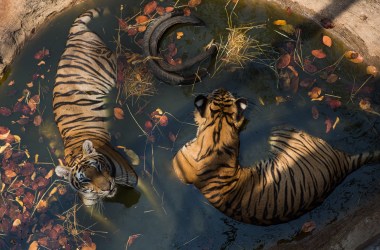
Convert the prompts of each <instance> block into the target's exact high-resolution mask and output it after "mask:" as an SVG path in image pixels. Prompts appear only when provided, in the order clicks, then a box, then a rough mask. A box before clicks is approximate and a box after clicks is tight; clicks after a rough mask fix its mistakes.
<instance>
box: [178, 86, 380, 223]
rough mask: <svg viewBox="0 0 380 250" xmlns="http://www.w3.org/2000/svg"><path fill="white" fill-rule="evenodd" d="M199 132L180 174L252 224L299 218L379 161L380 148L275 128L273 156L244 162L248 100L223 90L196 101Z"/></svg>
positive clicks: (181, 159) (184, 152) (181, 156)
mask: <svg viewBox="0 0 380 250" xmlns="http://www.w3.org/2000/svg"><path fill="white" fill-rule="evenodd" d="M194 104H195V107H196V109H195V112H194V117H195V121H196V123H197V125H198V131H197V136H196V138H195V139H193V140H192V141H190V142H188V143H186V144H185V145H184V146H183V147H182V148H181V149H180V150H179V151H178V152H177V154H176V155H175V157H174V158H173V161H172V163H173V167H174V170H175V172H176V174H177V176H178V177H179V178H180V179H181V180H182V181H183V182H185V183H192V184H194V185H195V186H196V187H197V188H198V189H199V190H200V191H201V192H202V194H203V195H204V196H205V198H207V199H208V200H209V202H210V203H211V204H212V205H213V206H214V207H216V208H217V209H219V210H220V211H221V212H223V213H224V214H226V215H228V216H230V217H232V218H234V219H236V220H239V221H242V222H245V223H251V224H257V225H272V224H278V223H283V222H286V221H289V220H292V219H295V218H297V217H299V216H301V215H302V214H304V213H306V212H307V211H310V210H311V209H313V208H314V207H316V206H317V205H319V204H320V203H321V202H322V201H323V200H324V199H325V198H326V197H327V196H328V195H329V194H330V193H331V192H332V191H333V190H334V188H335V187H336V186H337V185H338V184H340V183H341V182H342V181H343V180H344V179H345V177H346V176H347V175H348V174H350V173H351V172H352V171H354V170H356V169H358V168H359V167H361V166H363V165H366V164H370V163H379V162H380V151H375V152H366V153H361V154H357V155H349V154H346V153H344V152H342V151H338V150H335V149H334V148H333V147H332V146H331V145H329V144H328V143H327V142H325V141H324V140H322V139H319V138H316V137H313V136H311V135H309V134H307V133H305V132H303V131H299V130H297V129H294V128H287V127H282V128H275V129H273V130H272V132H271V136H270V138H269V144H270V146H271V149H270V155H271V157H270V158H269V159H267V160H262V161H260V162H258V163H256V164H255V165H253V166H251V167H241V166H240V165H239V161H238V157H239V132H240V129H241V127H242V124H243V123H244V119H245V118H244V116H243V111H244V110H245V109H246V107H247V101H246V100H245V99H243V98H235V97H234V96H233V95H232V94H231V93H230V92H228V91H225V90H223V89H218V90H215V91H214V92H213V93H212V94H210V95H208V96H207V97H206V96H198V97H197V98H196V99H195V102H194Z"/></svg>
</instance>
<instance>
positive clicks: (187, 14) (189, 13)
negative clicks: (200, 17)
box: [183, 7, 191, 16]
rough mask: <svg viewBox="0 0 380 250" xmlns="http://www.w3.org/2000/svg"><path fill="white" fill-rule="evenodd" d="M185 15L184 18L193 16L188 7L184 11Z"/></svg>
mask: <svg viewBox="0 0 380 250" xmlns="http://www.w3.org/2000/svg"><path fill="white" fill-rule="evenodd" d="M183 15H184V16H190V15H191V10H190V8H188V7H186V8H184V9H183Z"/></svg>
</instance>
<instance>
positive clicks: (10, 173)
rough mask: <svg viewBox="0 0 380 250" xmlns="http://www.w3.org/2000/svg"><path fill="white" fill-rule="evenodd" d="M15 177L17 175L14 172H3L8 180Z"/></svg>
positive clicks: (9, 170) (8, 170)
mask: <svg viewBox="0 0 380 250" xmlns="http://www.w3.org/2000/svg"><path fill="white" fill-rule="evenodd" d="M16 175H17V174H16V172H15V171H13V170H11V169H7V170H5V176H6V177H8V178H13V177H16Z"/></svg>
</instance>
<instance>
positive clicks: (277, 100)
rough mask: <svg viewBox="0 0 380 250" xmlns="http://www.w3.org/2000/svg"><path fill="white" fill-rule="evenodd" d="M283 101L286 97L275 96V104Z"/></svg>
mask: <svg viewBox="0 0 380 250" xmlns="http://www.w3.org/2000/svg"><path fill="white" fill-rule="evenodd" d="M283 102H286V99H285V98H284V97H282V96H276V104H277V105H278V104H280V103H283Z"/></svg>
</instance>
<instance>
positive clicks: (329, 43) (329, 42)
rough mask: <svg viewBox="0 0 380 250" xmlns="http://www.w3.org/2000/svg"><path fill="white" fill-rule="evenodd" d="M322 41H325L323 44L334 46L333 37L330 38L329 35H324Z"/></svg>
mask: <svg viewBox="0 0 380 250" xmlns="http://www.w3.org/2000/svg"><path fill="white" fill-rule="evenodd" d="M322 42H323V44H324V45H326V46H327V47H331V46H332V40H331V38H330V37H329V36H326V35H324V36H323V37H322Z"/></svg>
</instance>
